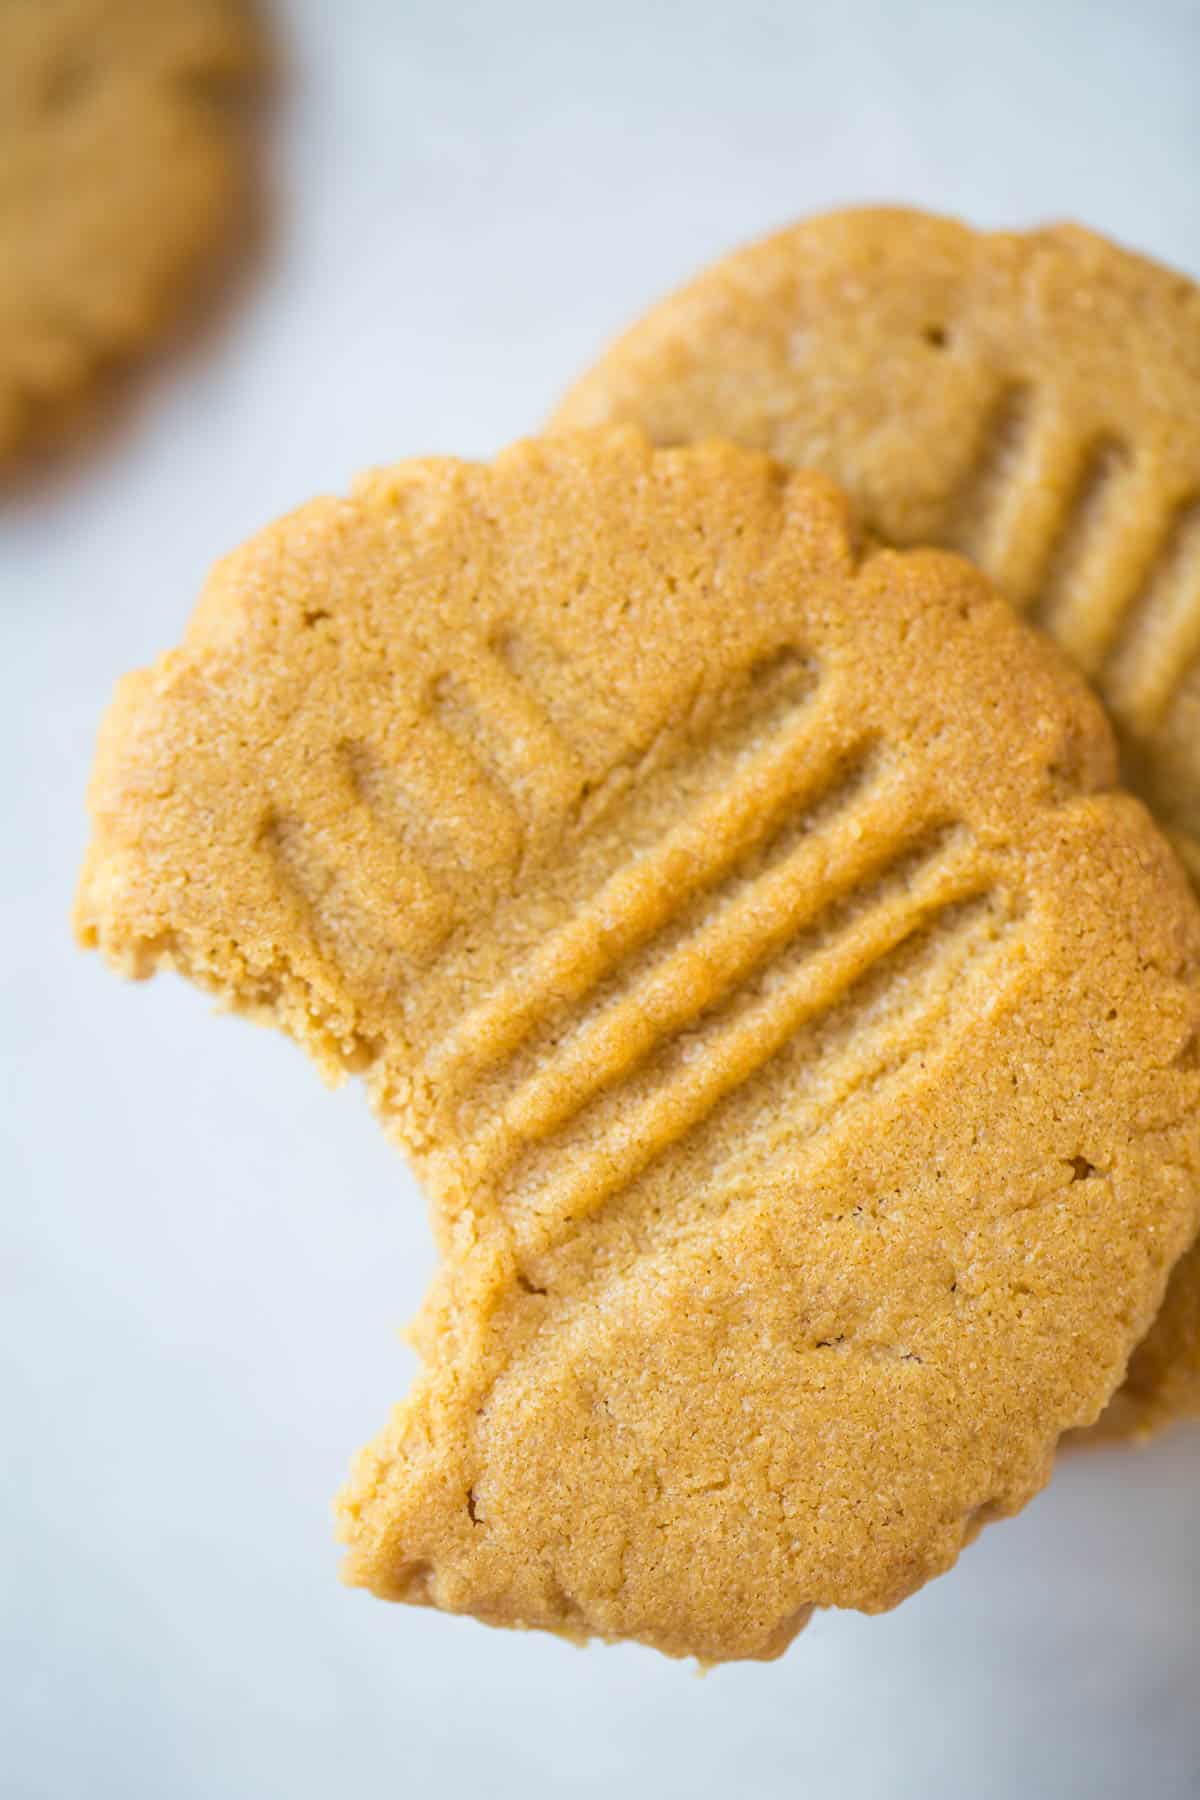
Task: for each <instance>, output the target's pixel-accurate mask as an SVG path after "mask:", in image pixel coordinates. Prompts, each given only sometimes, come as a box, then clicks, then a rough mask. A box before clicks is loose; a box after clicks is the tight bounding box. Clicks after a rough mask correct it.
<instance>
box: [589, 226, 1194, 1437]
mask: <svg viewBox="0 0 1200 1800" xmlns="http://www.w3.org/2000/svg"><path fill="white" fill-rule="evenodd" d="M618 420H625V421H630V422H632V423H634V424H637V425H639V426H641V427H642V429H644V430H645V431H647V432H648V434H649V435H650V436H651V438H653V439H654V440H655V441H656V442H658V443H684V442H689V441H691V440H692V439H695V438H702V437H707V436H710V435H716V436H724V437H730V438H733V439H734V440H735V441H738V442H741V443H746V444H750V445H754V446H757V447H760V448H762V449H766V450H768V451H770V452H771V453H772V454H773V455H775V456H777V457H779V458H780V459H781V460H783V461H784V462H787V463H790V464H792V465H796V466H801V465H811V466H814V467H817V468H820V469H823V470H825V472H826V473H828V474H830V475H832V476H834V478H835V479H836V480H838V481H839V482H841V483H842V484H843V486H844V487H845V488H846V489H847V491H848V492H849V494H850V496H851V498H852V500H853V502H854V504H855V506H856V508H857V509H858V511H859V513H860V515H861V517H862V518H863V519H864V520H865V522H866V524H867V525H868V527H869V528H870V529H871V530H872V531H874V532H876V533H878V534H879V536H881V537H882V538H884V539H885V540H887V541H889V542H891V543H896V544H918V543H929V544H941V545H945V546H948V547H950V548H953V549H958V550H962V551H965V552H966V553H967V554H968V555H970V556H971V557H972V558H973V559H974V560H975V561H976V562H978V563H979V564H980V565H981V566H982V568H983V569H984V570H985V572H986V573H988V574H989V575H990V576H991V577H992V579H993V580H994V581H995V582H996V583H997V584H998V585H999V586H1000V588H1001V589H1002V590H1003V592H1004V593H1005V594H1006V595H1007V596H1008V598H1009V599H1010V600H1012V601H1013V602H1014V603H1015V604H1016V605H1017V606H1018V607H1019V608H1020V609H1021V610H1022V611H1023V612H1024V613H1025V614H1026V616H1028V617H1031V618H1033V619H1034V620H1035V621H1036V622H1037V623H1038V624H1040V625H1042V626H1044V627H1045V628H1046V629H1047V630H1048V631H1050V632H1051V634H1052V635H1053V636H1054V637H1055V638H1057V640H1058V641H1059V643H1060V644H1061V645H1062V646H1063V647H1064V648H1065V649H1066V650H1067V651H1068V652H1069V653H1070V655H1071V656H1072V657H1073V658H1074V659H1075V661H1076V662H1077V663H1078V664H1079V666H1080V667H1081V668H1082V669H1083V670H1084V671H1085V673H1086V674H1087V675H1088V676H1089V677H1090V678H1091V680H1092V681H1093V682H1094V683H1095V685H1096V687H1097V688H1098V690H1099V692H1100V694H1101V695H1102V697H1103V698H1104V700H1105V702H1106V704H1107V706H1108V707H1109V710H1110V713H1111V715H1112V717H1113V719H1114V721H1115V723H1116V725H1117V730H1118V735H1119V737H1120V740H1121V745H1122V752H1123V756H1124V761H1125V770H1126V777H1127V779H1128V780H1129V782H1130V785H1131V786H1132V787H1133V788H1134V789H1135V790H1136V791H1137V792H1139V793H1141V794H1142V796H1143V797H1144V798H1145V799H1146V800H1147V802H1148V803H1149V804H1150V806H1151V807H1152V809H1153V810H1154V811H1155V813H1156V814H1157V816H1158V817H1159V818H1160V820H1161V821H1162V822H1163V823H1164V824H1165V826H1166V827H1167V829H1168V831H1169V833H1170V834H1171V837H1172V840H1173V842H1174V844H1175V847H1176V849H1177V850H1178V851H1179V853H1180V855H1181V857H1182V858H1183V860H1184V862H1185V863H1186V864H1187V866H1188V868H1189V869H1190V871H1191V873H1192V876H1193V878H1194V879H1195V880H1196V881H1197V882H1198V883H1200V290H1198V289H1197V288H1196V287H1195V286H1194V285H1193V284H1192V283H1191V282H1190V281H1188V280H1186V279H1185V278H1184V277H1183V276H1181V275H1178V274H1176V273H1174V272H1173V271H1171V270H1169V269H1166V268H1163V267H1160V266H1159V265H1157V264H1155V263H1152V262H1149V261H1148V260H1146V259H1145V258H1142V257H1139V256H1135V255H1132V254H1130V253H1129V252H1127V251H1125V250H1122V249H1119V248H1118V247H1117V246H1116V245H1114V244H1111V243H1108V242H1106V241H1105V240H1104V239H1102V238H1099V237H1097V236H1094V235H1093V234H1092V233H1090V232H1087V231H1084V230H1082V229H1080V228H1078V227H1076V226H1070V225H1062V226H1051V227H1048V228H1046V229H1044V230H1039V231H1032V232H1029V233H1025V234H1019V233H992V234H983V233H979V232H975V231H971V230H969V229H968V228H967V227H966V226H963V225H960V224H958V223H957V222H955V221H953V220H949V219H943V218H936V217H931V216H929V215H927V214H922V213H917V212H911V211H901V210H875V211H850V212H845V213H838V214H832V215H830V216H828V217H822V218H814V219H809V220H805V221H802V222H801V223H800V224H798V225H796V226H794V227H792V228H791V229H789V230H786V231H782V232H780V233H778V234H777V235H775V236H774V237H771V238H768V239H766V240H765V241H763V242H761V243H758V244H752V245H750V246H749V247H748V248H746V249H744V250H741V251H738V252H735V253H734V254H733V255H731V256H729V257H727V258H726V259H725V260H724V261H722V262H719V263H717V264H715V265H714V266H713V267H712V268H710V269H709V270H707V271H706V272H705V273H703V274H701V275H700V276H699V277H698V278H697V279H696V280H694V281H693V282H692V283H691V284H690V285H689V286H687V287H685V288H683V289H681V290H680V291H679V292H678V293H677V294H675V295H673V296H672V297H671V298H669V299H667V300H665V301H664V302H663V303H662V304H661V305H659V306H657V307H656V308H654V309H653V310H652V311H651V312H650V313H649V314H647V315H646V317H645V318H643V319H642V320H641V321H640V322H639V323H638V324H636V325H635V326H633V328H632V329H631V330H630V331H628V332H627V333H626V335H625V336H624V337H622V338H621V339H619V340H618V342H617V343H616V344H614V346H613V347H612V349H611V350H610V351H608V353H607V354H606V355H605V356H604V357H602V358H601V360H600V362H599V363H598V364H597V365H596V366H595V368H594V369H592V370H591V372H590V373H588V374H587V375H585V376H584V377H583V379H582V380H581V381H580V382H579V384H578V385H577V386H576V387H575V388H574V389H573V390H572V392H571V393H570V394H569V395H568V396H567V398H566V400H565V401H564V402H563V404H562V406H561V407H560V409H559V411H558V413H557V415H556V417H555V420H554V423H555V425H556V426H558V427H561V428H564V429H573V428H577V427H580V426H588V425H597V424H606V423H609V422H612V421H618ZM1168 1307H1169V1311H1168V1313H1167V1314H1166V1315H1165V1316H1164V1319H1163V1322H1162V1327H1161V1332H1160V1333H1159V1332H1158V1331H1157V1330H1156V1337H1155V1341H1154V1342H1153V1343H1152V1344H1151V1345H1148V1346H1147V1355H1146V1358H1145V1359H1143V1364H1142V1366H1143V1375H1144V1377H1145V1379H1144V1380H1143V1384H1142V1388H1141V1390H1140V1392H1141V1398H1140V1400H1139V1403H1138V1406H1137V1408H1136V1409H1134V1410H1132V1411H1131V1412H1130V1413H1129V1414H1128V1416H1129V1417H1130V1418H1131V1419H1135V1418H1136V1419H1138V1420H1139V1421H1142V1422H1145V1421H1146V1420H1148V1419H1151V1418H1153V1419H1155V1420H1162V1419H1163V1418H1165V1417H1167V1416H1169V1412H1170V1411H1171V1410H1176V1411H1178V1410H1182V1411H1187V1412H1198V1413H1200V1329H1197V1328H1196V1326H1195V1320H1196V1314H1197V1310H1198V1308H1200V1248H1198V1249H1197V1250H1196V1252H1195V1253H1194V1254H1193V1256H1192V1258H1191V1262H1190V1266H1189V1270H1188V1271H1180V1273H1179V1274H1178V1275H1177V1276H1176V1278H1175V1281H1174V1283H1173V1284H1172V1289H1171V1293H1170V1296H1169V1300H1168ZM1168 1343H1169V1344H1170V1346H1171V1357H1172V1358H1173V1359H1174V1367H1173V1371H1172V1373H1171V1375H1170V1378H1169V1382H1168V1383H1167V1387H1163V1385H1162V1382H1161V1381H1160V1382H1159V1383H1158V1384H1149V1370H1150V1368H1151V1367H1153V1368H1154V1369H1156V1370H1157V1371H1158V1373H1159V1375H1160V1377H1162V1378H1163V1380H1165V1379H1166V1377H1167V1369H1168V1358H1167V1355H1166V1346H1167V1344H1168ZM1180 1359H1182V1360H1180ZM1168 1387H1169V1392H1170V1395H1171V1402H1170V1407H1169V1408H1168V1407H1167V1406H1166V1404H1165V1394H1166V1392H1167V1388H1168Z"/></svg>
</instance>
